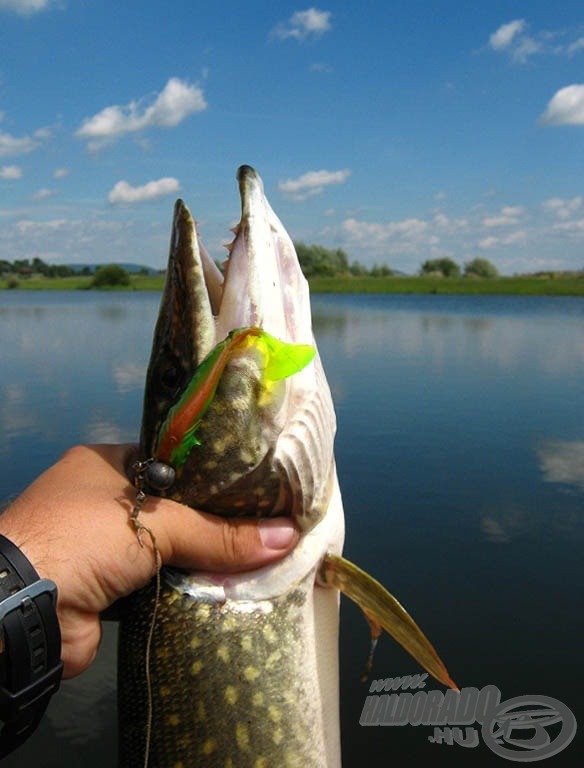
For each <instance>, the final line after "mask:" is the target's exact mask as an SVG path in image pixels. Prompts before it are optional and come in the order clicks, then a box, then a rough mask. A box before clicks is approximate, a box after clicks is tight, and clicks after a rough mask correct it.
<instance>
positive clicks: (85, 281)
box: [0, 274, 584, 296]
mask: <svg viewBox="0 0 584 768" xmlns="http://www.w3.org/2000/svg"><path fill="white" fill-rule="evenodd" d="M91 280H92V278H91V277H87V276H81V275H79V276H74V277H56V278H47V277H34V276H33V277H28V278H22V279H20V280H18V285H17V286H15V287H14V286H12V287H9V284H8V280H6V279H1V280H0V290H2V289H4V290H11V291H19V290H26V291H34V290H37V291H38V290H60V291H68V290H96V289H92V288H91ZM309 283H310V289H311V291H312V293H378V294H441V295H455V294H464V295H471V296H472V295H514V296H584V274H583V275H580V276H579V275H574V276H565V275H558V276H555V275H553V274H546V275H544V276H535V275H528V276H525V277H495V278H469V277H460V278H446V277H317V278H311V279H310V281H309ZM163 285H164V275H131V283H130V285H129V286H124V287H115V288H105V289H103V288H102V289H99V290H115V291H161V290H162V287H163Z"/></svg>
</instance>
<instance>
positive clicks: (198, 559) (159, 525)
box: [142, 499, 299, 572]
mask: <svg viewBox="0 0 584 768" xmlns="http://www.w3.org/2000/svg"><path fill="white" fill-rule="evenodd" d="M150 502H152V504H151V503H150ZM146 508H153V514H152V516H150V515H148V514H144V516H143V518H142V519H143V520H145V522H146V523H147V524H148V526H149V527H151V529H152V531H153V532H154V534H155V536H156V540H157V544H158V547H159V549H160V554H161V556H162V560H163V562H164V563H166V564H168V565H174V566H177V567H179V568H185V569H191V570H204V571H223V572H234V571H247V570H252V569H253V568H259V567H261V566H263V565H268V564H269V563H272V562H274V561H276V560H279V559H280V558H282V557H284V555H286V554H287V553H288V552H290V551H291V550H292V549H293V548H294V546H295V545H296V543H297V542H298V538H299V533H298V529H297V528H296V526H295V525H294V522H293V521H292V519H291V518H287V517H276V518H270V519H265V520H260V521H259V522H258V520H257V519H255V518H254V519H250V520H248V519H245V518H229V519H227V518H223V517H219V516H217V515H211V514H207V513H205V512H199V511H196V510H193V509H190V508H188V507H185V506H183V505H182V504H177V503H175V502H171V501H168V500H163V499H156V500H154V499H149V500H148V502H147V507H146Z"/></svg>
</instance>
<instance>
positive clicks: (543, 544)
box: [0, 293, 584, 768]
mask: <svg viewBox="0 0 584 768" xmlns="http://www.w3.org/2000/svg"><path fill="white" fill-rule="evenodd" d="M159 300H160V297H159V295H158V294H154V295H152V296H145V295H138V294H131V295H123V296H121V295H120V296H114V297H112V296H102V295H95V294H91V295H89V294H86V293H84V294H83V295H81V296H78V295H75V294H65V295H63V296H61V297H55V296H54V295H52V296H46V295H34V296H30V295H26V296H25V295H24V294H20V296H14V295H10V296H4V295H2V296H0V350H1V352H0V366H2V370H1V371H0V453H1V454H2V458H3V464H4V466H5V467H9V468H10V471H9V472H6V471H5V472H4V473H3V474H0V499H1V498H6V497H7V496H10V495H13V494H14V493H16V492H18V491H19V490H20V489H21V488H22V487H23V486H24V485H26V483H27V482H29V481H30V480H31V479H32V478H33V477H34V476H35V475H36V474H38V472H40V471H41V470H42V469H43V468H44V467H45V466H46V465H47V464H48V463H50V462H51V461H52V460H54V459H55V458H56V457H57V456H58V455H59V454H60V453H61V452H62V450H64V449H65V448H66V447H67V446H69V445H71V444H72V443H73V442H76V441H96V440H99V441H102V440H103V441H118V440H134V439H136V436H137V434H138V429H139V423H140V417H141V408H142V387H143V376H144V372H145V369H146V366H147V363H148V358H149V354H150V344H151V338H152V329H153V325H154V321H155V317H156V314H157V311H158V304H159ZM313 316H314V329H315V334H316V337H317V340H318V343H319V348H320V352H321V356H322V358H323V361H324V365H325V369H326V372H327V376H328V379H329V382H330V384H331V387H332V390H333V394H334V398H335V403H336V408H337V414H338V436H337V441H336V457H337V464H338V471H339V478H340V483H341V487H342V491H343V498H344V504H345V511H346V518H347V542H346V552H347V555H348V556H349V557H350V558H351V559H354V560H355V561H356V562H358V563H359V564H360V565H361V566H363V567H365V568H366V569H367V570H369V571H370V572H371V573H373V574H374V575H375V576H376V577H377V578H379V579H380V580H381V581H382V582H384V583H386V584H387V585H388V586H390V587H391V589H392V590H393V591H395V593H396V595H398V597H399V598H400V599H402V600H403V601H404V604H406V605H407V607H408V608H410V609H411V610H412V611H413V612H414V615H415V617H416V619H417V620H419V621H420V623H421V625H422V626H423V627H424V629H425V630H427V631H428V632H429V634H430V636H431V638H432V640H433V641H435V642H436V643H437V647H438V648H439V649H440V652H441V653H442V654H443V655H444V656H445V658H446V659H447V662H448V665H449V667H450V671H451V672H452V674H453V676H454V677H455V679H457V680H459V679H460V680H459V682H462V683H464V684H466V685H478V687H480V686H481V685H486V684H496V685H498V686H499V687H500V688H501V690H502V691H503V694H504V696H505V697H509V696H511V695H523V694H526V693H529V692H530V691H531V690H534V685H537V690H538V691H540V692H541V693H542V694H544V695H549V696H553V697H556V698H558V699H559V700H561V701H564V702H565V703H566V704H567V705H568V706H571V707H572V708H574V706H575V705H574V696H575V695H577V692H576V693H574V690H573V685H572V683H571V681H572V680H573V674H572V671H573V670H572V668H571V666H570V669H569V670H568V672H569V674H566V675H562V674H558V669H559V668H560V667H561V665H562V664H567V663H568V662H570V664H572V663H573V660H574V659H577V658H579V653H580V644H581V636H582V612H581V611H575V610H574V605H577V604H578V600H579V598H580V585H581V583H582V573H581V566H580V563H581V544H582V539H583V535H584V522H583V518H582V491H583V490H584V423H583V422H582V419H581V418H580V415H581V414H582V413H584V387H583V386H582V381H583V379H584V302H583V301H582V300H575V301H574V300H570V299H568V300H563V299H561V300H540V299H537V300H533V301H525V300H522V299H518V298H509V299H505V300H503V299H498V298H493V297H490V298H488V299H487V298H482V297H472V298H468V297H462V298H461V297H439V296H436V297H366V296H360V297H334V296H330V297H325V296H318V297H315V300H314V302H313ZM575 415H576V416H575ZM567 491H568V492H567ZM501 585H504V588H500V587H501ZM344 610H345V609H344ZM344 616H348V618H343V624H342V628H341V638H342V641H341V642H342V645H341V657H342V660H343V671H342V674H341V690H342V697H341V704H342V708H343V718H344V719H343V726H342V729H343V736H344V748H343V749H344V765H346V766H348V768H352V766H356V765H360V764H361V763H362V762H363V761H369V762H371V761H372V760H374V759H375V758H380V757H383V758H384V759H385V761H387V759H389V755H390V753H392V752H394V751H395V749H394V746H395V745H396V744H397V745H398V746H397V751H398V752H400V750H401V752H402V753H403V754H406V753H407V755H408V759H409V761H410V762H411V763H412V764H413V763H416V764H417V762H418V760H419V761H420V762H426V763H431V762H432V761H434V762H435V761H436V755H437V752H436V749H437V748H436V746H435V745H434V746H432V745H429V744H428V742H427V739H426V736H427V734H426V733H424V734H422V733H420V732H419V729H415V728H410V729H405V728H402V729H388V728H385V729H383V728H379V729H364V728H362V727H360V726H359V715H360V711H361V708H362V706H363V701H364V696H365V692H364V688H363V686H362V685H361V684H360V683H359V682H358V677H359V671H360V668H361V665H362V663H363V656H364V654H366V651H367V648H366V640H365V632H366V630H365V628H364V627H365V625H364V623H361V619H360V618H357V616H356V613H355V614H351V613H348V614H344ZM353 625H354V626H353ZM477 628H480V629H477ZM400 653H401V652H400V651H399V650H397V649H396V647H395V645H393V644H392V643H390V642H389V641H387V640H385V641H382V642H381V643H380V648H379V649H378V656H377V659H376V667H375V669H376V673H375V674H376V676H378V677H387V676H393V675H394V674H397V675H403V674H406V673H410V672H414V671H415V669H414V668H413V666H414V665H413V664H412V662H411V661H410V660H408V659H406V658H405V656H401V655H400ZM114 668H115V664H114V647H113V643H112V642H111V633H110V632H109V628H106V642H105V644H104V647H103V648H102V651H101V652H100V657H99V659H98V663H97V665H96V666H94V667H92V669H91V672H90V673H88V675H87V676H83V677H82V678H80V679H78V680H75V681H71V682H70V683H67V684H66V686H65V689H64V695H63V696H59V697H56V699H55V701H54V702H53V703H52V704H51V710H50V713H49V716H48V717H47V718H45V721H44V722H43V724H42V727H41V730H40V732H39V734H37V736H35V739H33V740H31V742H30V743H28V744H27V745H25V748H24V750H23V751H21V752H20V753H19V754H18V755H15V756H14V758H9V759H8V760H7V761H6V765H7V768H13V767H14V768H17V767H18V766H21V765H35V766H38V768H53V766H72V765H78V764H80V763H81V762H83V763H84V764H85V765H86V766H87V768H89V767H90V766H102V765H113V764H115V711H114V691H113V689H114V687H115V681H114ZM100 680H102V681H103V685H102V684H101V683H100ZM397 731H399V733H397ZM438 749H439V750H440V749H446V747H442V748H440V747H438ZM448 749H449V750H450V751H449V760H450V761H451V764H452V765H458V764H459V763H457V762H456V761H457V760H460V761H461V762H460V764H461V765H462V764H466V763H467V762H468V755H466V754H465V755H462V756H460V755H459V753H455V752H454V750H455V747H450V748H448ZM457 755H458V757H457ZM472 757H473V761H472V762H473V765H483V764H486V765H490V764H492V759H491V758H492V754H491V753H489V754H488V755H486V757H485V756H483V757H484V758H485V762H481V753H480V747H479V748H477V749H476V750H473V756H472Z"/></svg>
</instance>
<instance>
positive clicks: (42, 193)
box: [32, 187, 55, 200]
mask: <svg viewBox="0 0 584 768" xmlns="http://www.w3.org/2000/svg"><path fill="white" fill-rule="evenodd" d="M54 194H55V192H54V190H52V189H48V188H47V187H43V188H42V189H39V191H38V192H35V193H34V195H33V196H32V199H33V200H46V199H47V197H52V196H53V195H54Z"/></svg>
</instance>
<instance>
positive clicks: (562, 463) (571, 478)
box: [537, 440, 584, 490]
mask: <svg viewBox="0 0 584 768" xmlns="http://www.w3.org/2000/svg"><path fill="white" fill-rule="evenodd" d="M537 453H538V457H539V461H540V464H541V471H542V473H543V479H544V480H545V481H546V482H548V483H561V484H562V485H572V486H575V487H576V488H577V489H579V490H582V489H584V441H578V440H548V441H547V442H544V443H543V444H542V445H541V446H540V447H539V449H538V451H537Z"/></svg>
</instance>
